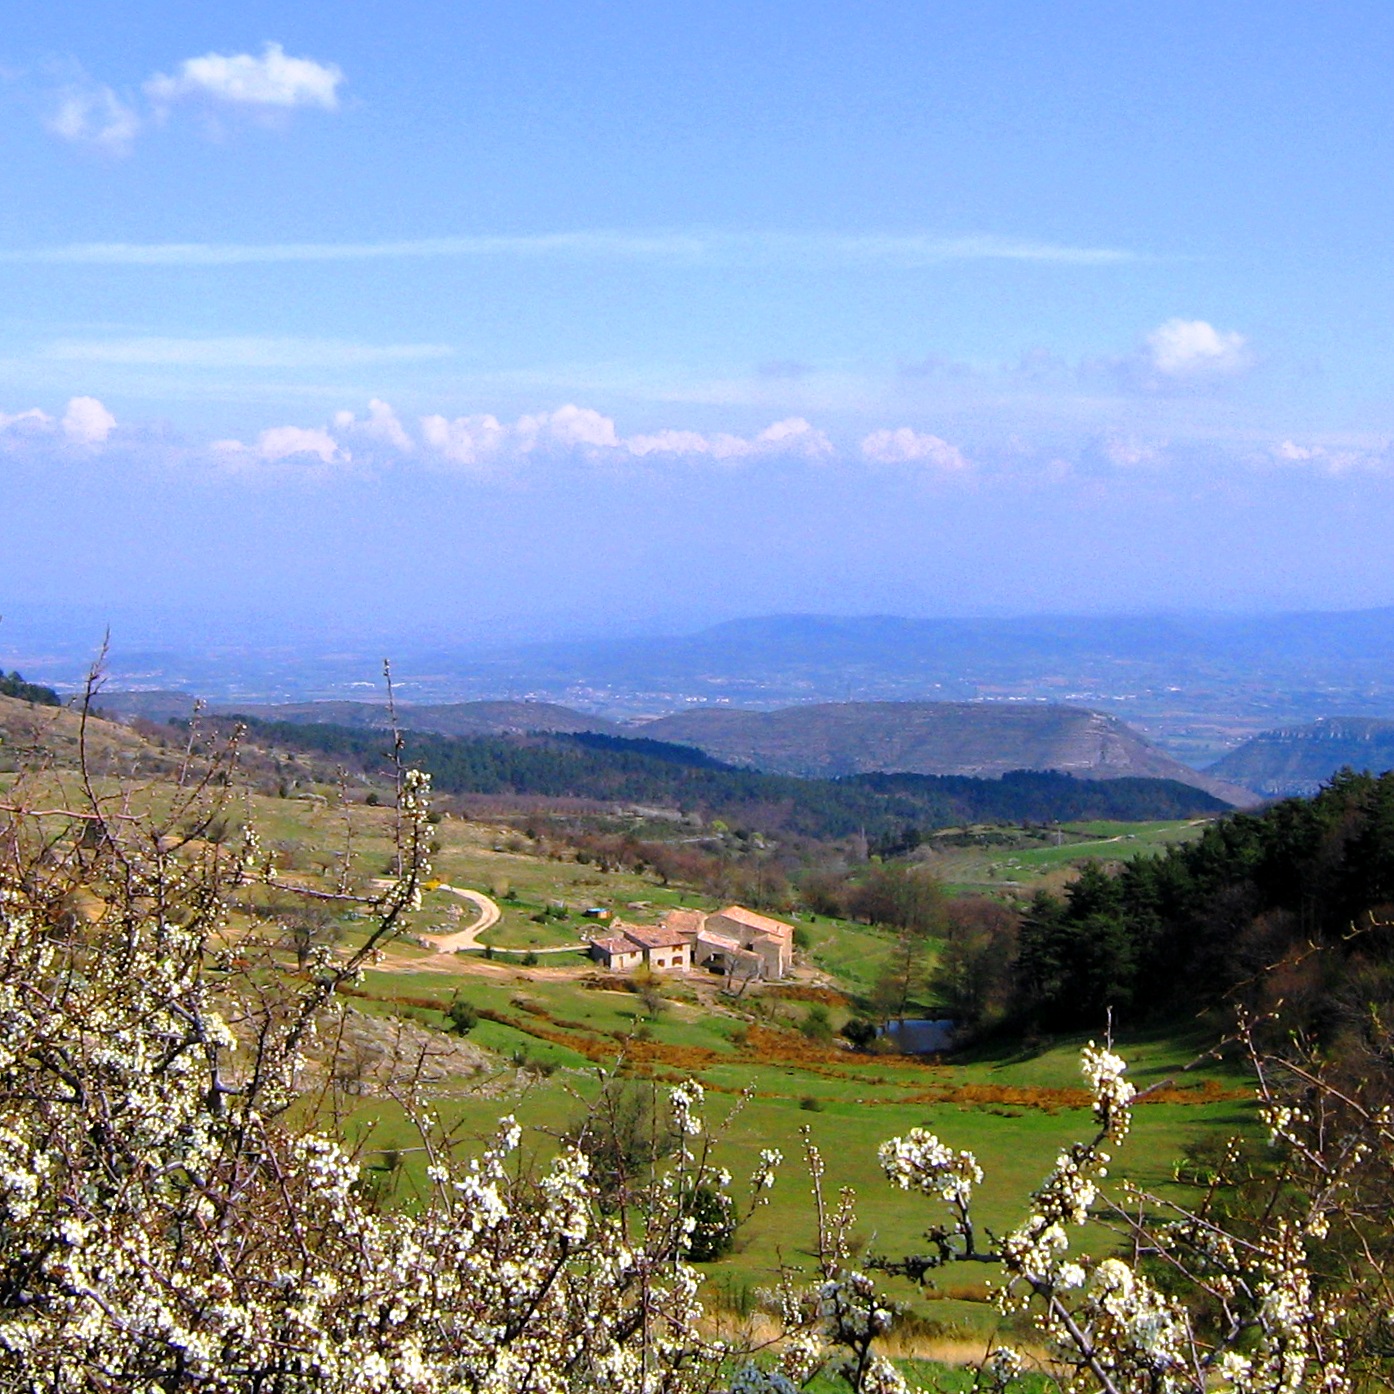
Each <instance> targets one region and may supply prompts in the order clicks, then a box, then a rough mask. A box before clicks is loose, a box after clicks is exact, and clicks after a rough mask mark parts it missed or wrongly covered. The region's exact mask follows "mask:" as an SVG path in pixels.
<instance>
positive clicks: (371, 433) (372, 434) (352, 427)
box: [334, 397, 416, 455]
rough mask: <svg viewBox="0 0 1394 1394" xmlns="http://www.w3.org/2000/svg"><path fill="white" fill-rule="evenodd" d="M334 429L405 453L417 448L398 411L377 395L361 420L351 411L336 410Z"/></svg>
mask: <svg viewBox="0 0 1394 1394" xmlns="http://www.w3.org/2000/svg"><path fill="white" fill-rule="evenodd" d="M334 429H335V430H336V431H337V432H338V433H339V434H340V435H341V436H353V437H357V438H360V439H362V440H365V441H368V442H370V443H371V444H374V445H383V446H387V447H389V448H390V449H392V450H396V451H399V452H400V453H401V454H403V455H409V454H411V452H412V451H413V450H415V449H416V444H415V442H414V441H413V440H412V438H411V437H410V436H409V435H407V433H406V428H405V427H404V426H403V425H402V423H401V421H400V420H399V419H398V416H397V413H396V412H395V411H393V410H392V408H391V407H390V406H388V404H387V403H386V402H381V401H379V400H378V399H377V398H376V397H374V398H373V400H372V401H371V402H369V403H368V415H367V416H366V417H365V418H363V420H361V421H360V420H359V419H358V417H356V416H355V415H354V414H353V413H352V412H351V411H341V412H336V413H335V416H334Z"/></svg>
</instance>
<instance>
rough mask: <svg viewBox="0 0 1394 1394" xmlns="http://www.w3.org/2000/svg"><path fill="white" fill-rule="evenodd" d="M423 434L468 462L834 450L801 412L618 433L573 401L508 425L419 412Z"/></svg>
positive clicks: (609, 421) (811, 454) (817, 455)
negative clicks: (731, 423)
mask: <svg viewBox="0 0 1394 1394" xmlns="http://www.w3.org/2000/svg"><path fill="white" fill-rule="evenodd" d="M421 435H422V439H423V440H424V441H425V443H426V446H427V447H428V449H429V450H431V451H432V452H434V453H435V454H436V455H438V456H440V457H441V458H442V459H444V460H448V461H449V462H451V463H452V464H457V465H466V466H480V465H483V464H486V463H490V462H493V463H500V462H502V461H504V460H516V459H520V458H525V457H527V456H530V455H539V454H548V453H558V452H560V453H574V454H579V455H581V456H583V457H585V458H587V459H590V460H593V461H597V462H605V461H610V462H615V461H618V460H620V459H623V458H625V457H634V458H643V457H645V456H649V455H672V456H676V457H680V458H688V459H700V458H705V459H711V460H740V459H749V458H753V457H756V456H762V455H763V456H791V455H792V456H800V457H802V458H804V459H823V458H826V457H827V456H830V455H832V454H834V453H835V451H834V447H833V444H832V442H831V441H830V440H829V439H828V437H827V436H826V435H824V433H823V432H822V431H820V430H818V429H817V428H816V427H814V426H811V425H810V424H809V423H808V422H807V421H805V420H804V419H803V418H802V417H791V418H789V419H788V420H786V421H776V422H775V423H774V424H773V425H771V426H767V427H766V428H765V429H764V430H763V431H761V432H760V433H759V434H758V435H756V436H753V437H750V438H747V437H744V436H736V435H731V434H729V433H726V432H720V433H717V434H715V435H703V434H702V433H701V432H699V431H684V430H671V429H665V430H659V431H654V432H649V433H640V434H637V435H633V436H622V435H620V433H619V430H618V428H617V427H616V425H615V421H614V418H613V417H609V416H605V415H604V414H603V413H601V412H598V411H595V410H594V409H593V408H591V407H581V406H576V405H575V404H574V403H569V404H568V405H566V406H563V407H558V408H557V410H556V411H552V412H538V413H536V414H535V415H530V416H522V417H519V419H518V420H517V421H516V422H515V423H514V424H513V425H511V426H505V425H503V424H501V423H500V421H499V420H498V418H497V417H495V416H460V417H456V418H455V420H453V421H451V420H448V419H447V418H446V417H444V416H423V417H422V418H421Z"/></svg>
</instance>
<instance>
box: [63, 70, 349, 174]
mask: <svg viewBox="0 0 1394 1394" xmlns="http://www.w3.org/2000/svg"><path fill="white" fill-rule="evenodd" d="M343 81H344V74H343V71H342V69H340V68H339V67H338V66H337V65H336V64H334V63H320V62H317V61H316V60H315V59H313V58H293V57H291V56H290V55H289V54H288V53H287V52H286V51H285V49H284V48H282V47H281V45H280V44H276V43H268V44H267V45H266V46H265V48H264V49H263V50H262V52H261V54H260V55H255V54H251V53H205V54H204V55H203V56H202V57H200V58H186V59H185V60H184V61H183V62H182V63H180V64H179V65H178V67H176V68H175V70H174V71H173V72H172V73H156V74H154V76H153V77H151V78H149V79H148V80H147V81H146V82H145V83H144V84H142V87H141V90H140V92H139V93H138V94H135V95H134V96H133V97H132V98H131V99H129V100H128V99H126V98H124V97H122V96H120V95H118V94H117V93H116V92H115V91H114V90H113V89H112V88H110V87H108V86H105V85H104V84H102V83H98V82H94V81H92V80H91V79H89V78H87V77H86V75H85V74H82V73H81V72H80V71H79V73H78V76H77V80H75V81H71V82H68V83H65V84H64V85H63V86H62V87H60V88H59V89H58V91H57V92H56V93H55V94H54V95H53V102H52V108H51V111H50V114H49V116H48V117H47V119H46V120H45V123H44V124H45V125H46V126H47V127H48V129H49V131H50V132H52V133H53V134H54V135H56V136H58V137H59V138H60V139H62V140H66V141H69V142H71V143H73V144H75V145H86V146H88V147H89V148H92V149H95V150H99V151H101V152H103V153H104V154H108V155H127V154H129V153H130V151H131V148H132V146H133V145H134V143H135V140H136V137H137V136H139V135H140V134H141V133H142V132H143V131H145V130H146V129H147V128H149V127H150V126H152V125H155V126H158V125H160V124H162V123H163V122H164V121H166V120H167V119H168V118H169V116H170V114H171V112H172V111H174V110H175V108H177V107H180V106H188V107H195V108H198V109H201V111H202V113H203V115H204V117H205V119H206V121H207V123H208V124H209V126H210V128H211V129H213V130H217V129H218V128H219V122H218V120H217V119H216V117H217V114H218V113H223V114H230V113H234V112H241V113H243V114H244V115H247V116H251V117H255V118H261V119H263V120H267V119H269V120H270V122H271V123H272V124H275V123H276V120H277V118H281V117H284V116H286V115H287V114H289V113H290V112H291V111H293V110H295V109H296V108H298V107H311V108H317V109H319V110H320V111H336V110H337V109H338V107H339V87H340V85H341V84H342V83H343Z"/></svg>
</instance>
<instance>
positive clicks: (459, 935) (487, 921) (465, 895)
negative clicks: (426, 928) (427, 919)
mask: <svg viewBox="0 0 1394 1394" xmlns="http://www.w3.org/2000/svg"><path fill="white" fill-rule="evenodd" d="M436 889H437V890H440V891H448V892H449V893H450V894H451V895H458V896H459V897H460V899H461V900H467V901H469V902H470V904H471V905H473V906H474V907H475V909H476V910H478V911H479V918H478V919H477V920H475V922H474V923H473V924H472V925H470V926H469V928H468V929H460V930H456V931H455V933H453V934H423V935H422V936H421V939H422V942H423V943H426V944H429V945H430V946H431V947H432V948H433V949H434V950H435V951H436V952H437V953H438V954H453V953H454V952H455V950H456V949H477V948H478V947H479V936H480V935H481V934H483V933H484V931H485V930H486V929H492V928H493V927H494V926H495V925H496V924H498V922H499V917H500V916H501V915H502V914H503V911H502V910H500V909H499V907H498V905H497V904H495V902H494V901H492V900H490V899H489V897H488V896H487V895H485V894H484V892H483V891H467V890H466V889H465V888H464V887H463V886H445V885H441V886H437V887H436Z"/></svg>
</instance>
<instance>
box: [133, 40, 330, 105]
mask: <svg viewBox="0 0 1394 1394" xmlns="http://www.w3.org/2000/svg"><path fill="white" fill-rule="evenodd" d="M343 80H344V74H343V72H342V70H341V69H340V68H338V67H337V66H336V65H335V64H333V63H317V62H315V60H314V59H313V58H291V57H288V56H287V54H286V51H285V50H284V49H283V48H282V47H281V45H280V44H274V43H268V44H267V45H266V47H265V48H264V49H263V50H262V54H261V57H260V58H256V57H253V56H252V55H251V54H250V53H207V54H204V55H203V57H201V58H186V59H185V60H184V61H183V62H182V63H181V64H180V65H179V67H178V69H177V70H176V72H175V73H174V74H173V75H172V76H171V75H168V74H165V73H156V74H155V76H154V77H152V78H151V79H150V80H149V81H148V82H147V83H146V84H145V92H146V95H147V96H148V97H149V98H150V100H151V101H152V102H153V103H154V104H155V105H156V107H157V108H166V107H169V106H170V105H172V104H173V103H174V102H177V101H182V100H185V99H188V98H200V99H203V100H206V101H214V102H219V103H224V104H227V105H230V106H240V107H260V108H270V109H279V110H288V109H289V108H292V107H304V106H310V107H319V108H321V109H322V110H324V111H334V110H335V109H336V108H337V107H338V105H339V93H338V88H339V84H340V83H341V82H342V81H343Z"/></svg>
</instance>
